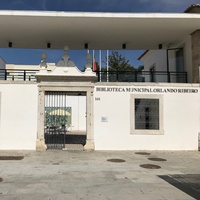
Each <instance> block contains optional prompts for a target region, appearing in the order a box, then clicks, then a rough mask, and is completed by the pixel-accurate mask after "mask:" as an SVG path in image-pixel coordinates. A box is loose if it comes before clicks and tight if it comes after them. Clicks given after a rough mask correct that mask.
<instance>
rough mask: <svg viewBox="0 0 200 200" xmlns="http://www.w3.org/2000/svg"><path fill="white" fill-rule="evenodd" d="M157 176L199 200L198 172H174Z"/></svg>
mask: <svg viewBox="0 0 200 200" xmlns="http://www.w3.org/2000/svg"><path fill="white" fill-rule="evenodd" d="M159 177H160V178H161V179H163V180H165V181H166V182H168V183H170V184H171V185H173V186H174V187H176V188H178V189H179V190H181V191H183V192H185V193H186V194H188V195H190V196H191V197H193V198H195V199H198V200H200V174H174V175H162V176H159Z"/></svg>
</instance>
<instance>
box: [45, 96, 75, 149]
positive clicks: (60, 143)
mask: <svg viewBox="0 0 200 200" xmlns="http://www.w3.org/2000/svg"><path fill="white" fill-rule="evenodd" d="M44 123H45V130H44V134H45V143H46V145H47V149H63V148H65V143H66V141H65V140H66V132H67V128H68V127H69V125H70V124H71V107H67V93H66V92H45V122H44Z"/></svg>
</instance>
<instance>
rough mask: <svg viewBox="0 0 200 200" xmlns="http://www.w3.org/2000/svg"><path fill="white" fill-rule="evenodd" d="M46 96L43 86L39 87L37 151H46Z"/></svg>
mask: <svg viewBox="0 0 200 200" xmlns="http://www.w3.org/2000/svg"><path fill="white" fill-rule="evenodd" d="M44 98H45V92H44V90H42V89H41V88H39V95H38V129H37V130H38V132H37V141H36V150H37V151H45V150H46V149H47V146H46V145H45V140H44V114H45V110H44Z"/></svg>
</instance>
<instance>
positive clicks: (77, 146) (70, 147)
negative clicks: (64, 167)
mask: <svg viewBox="0 0 200 200" xmlns="http://www.w3.org/2000/svg"><path fill="white" fill-rule="evenodd" d="M63 150H67V151H83V150H84V148H83V145H82V144H66V145H65V148H64V149H63Z"/></svg>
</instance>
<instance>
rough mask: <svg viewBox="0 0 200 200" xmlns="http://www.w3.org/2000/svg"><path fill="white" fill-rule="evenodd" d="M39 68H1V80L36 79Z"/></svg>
mask: <svg viewBox="0 0 200 200" xmlns="http://www.w3.org/2000/svg"><path fill="white" fill-rule="evenodd" d="M36 72H38V70H18V69H0V80H10V81H36V79H35V74H36Z"/></svg>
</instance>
